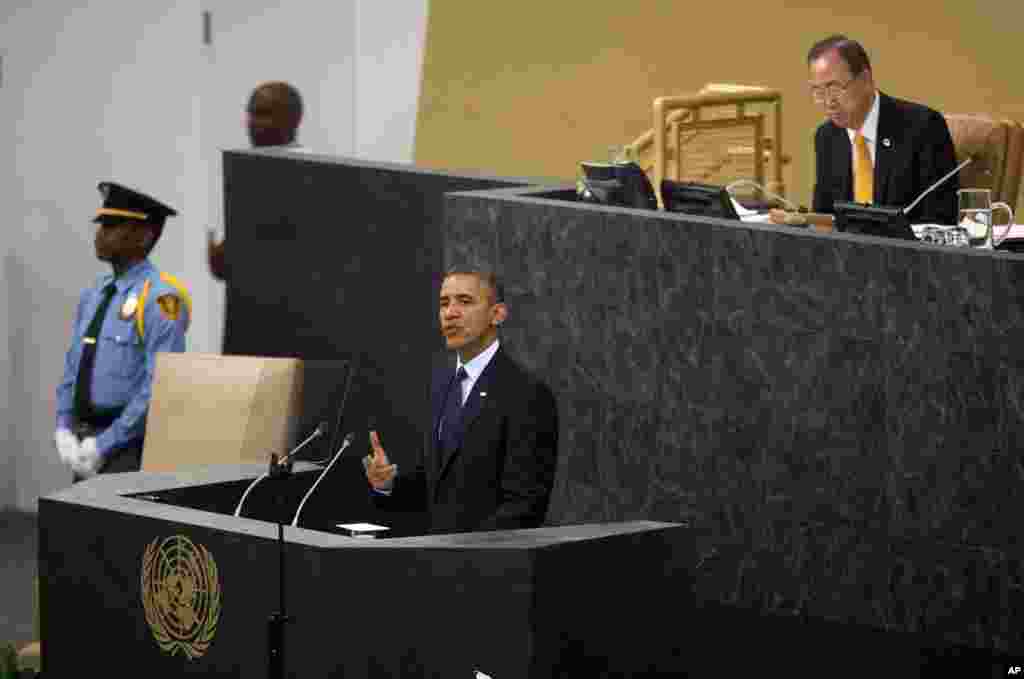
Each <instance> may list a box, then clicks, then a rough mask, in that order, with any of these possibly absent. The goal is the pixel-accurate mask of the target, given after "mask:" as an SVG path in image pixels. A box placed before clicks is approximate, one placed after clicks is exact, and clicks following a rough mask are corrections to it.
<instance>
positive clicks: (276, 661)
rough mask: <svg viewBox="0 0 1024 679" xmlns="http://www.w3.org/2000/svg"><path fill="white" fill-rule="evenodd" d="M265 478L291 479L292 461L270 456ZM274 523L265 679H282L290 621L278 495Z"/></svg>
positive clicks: (280, 508)
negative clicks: (274, 598) (274, 579)
mask: <svg viewBox="0 0 1024 679" xmlns="http://www.w3.org/2000/svg"><path fill="white" fill-rule="evenodd" d="M267 477H268V478H270V479H274V480H276V481H281V480H283V479H290V478H291V477H292V465H291V460H289V461H287V462H285V463H284V464H281V463H280V462H279V461H278V459H277V455H276V454H273V455H271V456H270V472H269V473H268V474H267ZM274 509H275V511H274V520H275V522H276V523H277V559H278V561H277V564H278V565H277V575H278V585H277V588H278V589H277V591H278V595H279V600H278V608H277V610H276V611H274V612H273V613H271V614H270V617H269V618H268V619H267V652H268V655H267V676H268V677H269V678H270V679H284V626H285V625H286V624H287V623H289V622H292V620H293V618H291V617H289V616H288V614H287V613H286V612H285V607H284V602H285V590H284V583H285V572H284V518H283V516H282V512H284V498H283V497H282V495H281V493H274Z"/></svg>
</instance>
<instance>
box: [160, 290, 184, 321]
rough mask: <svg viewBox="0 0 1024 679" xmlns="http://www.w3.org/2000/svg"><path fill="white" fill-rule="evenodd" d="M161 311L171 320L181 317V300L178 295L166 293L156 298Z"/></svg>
mask: <svg viewBox="0 0 1024 679" xmlns="http://www.w3.org/2000/svg"><path fill="white" fill-rule="evenodd" d="M156 303H157V306H159V307H160V313H161V314H163V317H164V318H166V319H167V320H169V321H176V320H178V319H179V318H181V300H180V299H178V296H177V295H174V294H172V293H169V292H168V293H165V294H163V295H160V296H159V297H157V298H156Z"/></svg>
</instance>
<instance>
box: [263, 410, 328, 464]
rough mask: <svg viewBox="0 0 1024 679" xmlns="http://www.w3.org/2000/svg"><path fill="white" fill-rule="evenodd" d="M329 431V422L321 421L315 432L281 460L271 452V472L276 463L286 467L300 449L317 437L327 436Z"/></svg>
mask: <svg viewBox="0 0 1024 679" xmlns="http://www.w3.org/2000/svg"><path fill="white" fill-rule="evenodd" d="M327 431H328V427H327V423H326V422H321V423H320V424H318V425H317V427H316V429H314V430H313V433H312V434H310V435H309V436H307V437H306V440H304V441H303V442H302V443H300V444H299V445H297V446H295V447H294V448H292V450H291V452H290V453H288V454H287V455H285V456H284V457H282V458H281V459H280V460H278V459H277V455H274V454H271V456H270V467H271V473H273V468H274V466H275V465H277V466H278V467H286V466H287V465H289V464H291V461H292V458H293V457H295V456H296V455H297V454H298V452H299V451H300V450H302V449H303V448H305V447H306V446H307V445H308V444H309V443H311V442H313V441H315V440H316V439H318V438H320V437H321V436H325V435H326V434H327Z"/></svg>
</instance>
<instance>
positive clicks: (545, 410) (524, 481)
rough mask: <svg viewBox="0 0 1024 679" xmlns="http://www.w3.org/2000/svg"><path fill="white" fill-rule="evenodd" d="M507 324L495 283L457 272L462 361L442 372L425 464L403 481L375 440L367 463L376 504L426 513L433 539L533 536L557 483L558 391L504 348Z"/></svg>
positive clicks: (453, 312) (450, 323) (449, 313)
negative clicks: (504, 533)
mask: <svg viewBox="0 0 1024 679" xmlns="http://www.w3.org/2000/svg"><path fill="white" fill-rule="evenodd" d="M507 315H508V308H507V307H506V305H505V302H504V295H503V293H502V286H501V284H500V283H499V282H498V280H497V278H496V277H495V276H494V275H493V274H490V273H486V272H480V271H451V272H449V273H448V275H446V276H445V278H444V281H443V282H442V284H441V293H440V310H439V316H440V323H441V334H442V335H443V336H444V339H445V344H446V346H447V348H448V349H449V350H450V351H453V352H454V353H455V354H456V357H455V360H447V361H446V362H445V365H444V366H441V367H439V368H438V369H436V370H435V371H434V376H433V382H432V388H431V409H430V412H431V414H432V417H431V420H430V426H429V427H428V428H427V434H426V436H425V440H424V443H423V446H422V448H421V450H420V456H419V460H418V464H417V465H416V466H415V468H414V469H411V470H409V471H408V472H406V471H404V470H403V471H402V472H401V473H399V472H398V468H397V467H398V466H397V465H395V464H392V463H391V462H390V461H389V459H388V456H387V453H385V451H384V448H383V446H382V444H381V441H380V437H379V436H378V435H377V432H375V431H371V432H370V444H371V446H372V448H373V452H372V454H370V455H368V456H367V457H366V458H365V459H364V461H363V463H364V465H365V467H366V477H367V480H368V481H369V482H370V485H371V486H372V489H373V490H372V492H373V494H374V497H375V498H376V499H377V501H378V504H381V505H384V506H385V507H386V506H391V507H393V508H402V509H407V510H426V511H427V513H428V515H429V523H430V532H432V533H463V532H470V531H476V530H504V529H513V528H535V527H537V526H539V525H541V523H542V522H543V521H544V515H545V514H546V512H547V507H548V500H549V499H550V497H551V488H552V486H553V485H554V478H555V460H556V455H557V450H558V409H557V406H556V403H555V398H554V395H553V394H552V393H551V389H550V388H549V387H548V386H547V385H545V384H544V383H543V382H541V381H539V380H537V379H536V378H535V377H533V376H532V375H530V374H529V373H527V372H526V371H525V370H524V369H523V368H522V367H521V366H520V365H519V364H517V363H516V362H515V361H513V360H512V359H511V358H509V357H508V356H507V355H506V354H505V351H504V348H503V347H501V346H500V342H499V341H498V326H499V325H501V323H502V322H503V321H504V320H505V318H506V317H507Z"/></svg>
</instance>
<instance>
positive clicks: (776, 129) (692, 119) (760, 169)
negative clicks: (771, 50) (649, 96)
mask: <svg viewBox="0 0 1024 679" xmlns="http://www.w3.org/2000/svg"><path fill="white" fill-rule="evenodd" d="M769 113H770V114H771V117H772V118H773V120H771V128H770V131H769V129H768V118H769ZM652 116H653V121H652V123H653V127H652V129H651V130H648V131H647V132H645V133H644V134H642V135H640V136H639V137H637V139H635V140H634V141H633V142H632V143H630V144H628V145H627V146H626V151H627V154H628V156H629V157H630V158H632V159H634V160H636V161H637V162H638V163H639V164H640V166H641V167H642V168H644V170H645V171H646V172H647V173H648V175H649V176H650V178H651V183H652V184H653V185H654V186H655V188H656V189H657V188H658V187H660V185H661V180H662V179H673V180H677V181H698V182H703V183H709V184H728V183H731V182H732V181H735V180H737V179H748V180H752V181H754V182H757V183H758V184H759V185H761V186H763V187H765V188H766V189H767V190H769V191H772V192H774V193H777V194H780V195H784V194H785V183H784V181H783V177H782V167H783V165H784V164H786V163H788V162H789V158H787V157H785V156H784V155H783V153H782V151H781V149H782V95H781V94H780V93H779V92H778V91H777V90H773V89H769V88H764V87H752V86H747V85H727V84H715V83H712V84H709V85H706V86H705V87H703V88H702V89H701V90H700V92H698V93H697V94H695V95H685V96H670V97H658V98H656V99H655V100H654V102H653V104H652ZM768 168H770V169H771V171H772V172H771V175H772V176H771V179H767V180H766V174H767V172H766V170H767V169H768ZM658 199H659V204H661V202H660V201H661V197H660V195H659V198H658Z"/></svg>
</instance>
